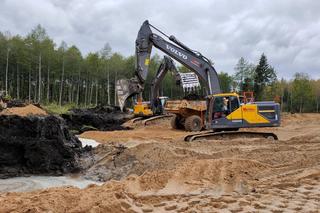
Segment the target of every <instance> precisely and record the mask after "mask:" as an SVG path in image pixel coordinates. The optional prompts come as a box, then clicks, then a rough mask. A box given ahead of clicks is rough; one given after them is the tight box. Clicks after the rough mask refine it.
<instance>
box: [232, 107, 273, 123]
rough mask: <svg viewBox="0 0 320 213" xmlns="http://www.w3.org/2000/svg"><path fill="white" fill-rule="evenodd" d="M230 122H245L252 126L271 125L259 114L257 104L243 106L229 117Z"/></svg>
mask: <svg viewBox="0 0 320 213" xmlns="http://www.w3.org/2000/svg"><path fill="white" fill-rule="evenodd" d="M227 119H228V120H242V119H243V120H245V121H247V122H248V123H250V124H260V123H270V121H269V120H267V119H266V118H264V117H263V116H261V115H260V114H259V113H258V107H257V105H256V104H245V105H241V106H240V107H239V108H238V109H237V110H235V111H234V112H232V113H231V114H229V115H228V116H227Z"/></svg>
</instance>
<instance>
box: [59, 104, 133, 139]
mask: <svg viewBox="0 0 320 213" xmlns="http://www.w3.org/2000/svg"><path fill="white" fill-rule="evenodd" d="M61 116H62V117H63V119H65V121H66V122H67V125H68V127H69V128H70V129H72V130H77V131H79V132H80V133H82V132H84V131H87V130H102V131H112V130H123V129H128V128H127V127H123V126H121V124H123V123H124V122H126V121H128V120H129V119H131V118H132V116H130V115H128V114H127V113H124V112H121V110H120V108H119V107H115V106H97V107H94V108H87V109H72V110H70V111H69V112H68V113H67V114H62V115H61Z"/></svg>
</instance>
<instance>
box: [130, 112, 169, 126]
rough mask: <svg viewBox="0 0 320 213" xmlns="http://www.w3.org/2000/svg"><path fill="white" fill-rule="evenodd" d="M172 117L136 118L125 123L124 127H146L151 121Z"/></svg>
mask: <svg viewBox="0 0 320 213" xmlns="http://www.w3.org/2000/svg"><path fill="white" fill-rule="evenodd" d="M172 116H173V115H157V116H153V117H150V118H144V117H137V118H133V119H131V120H129V121H127V122H126V126H128V127H133V126H148V125H149V124H150V123H151V122H152V121H155V120H160V119H162V118H168V117H172Z"/></svg>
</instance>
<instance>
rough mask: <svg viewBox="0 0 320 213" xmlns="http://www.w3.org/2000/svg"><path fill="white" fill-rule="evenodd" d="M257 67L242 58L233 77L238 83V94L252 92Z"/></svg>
mask: <svg viewBox="0 0 320 213" xmlns="http://www.w3.org/2000/svg"><path fill="white" fill-rule="evenodd" d="M255 67H256V66H255V65H254V64H251V63H249V62H248V61H246V60H245V59H244V58H243V57H241V58H240V59H239V61H238V63H237V64H236V66H235V68H234V69H235V71H236V72H235V74H234V76H233V79H234V81H235V82H236V88H235V89H236V90H238V92H244V91H252V90H253V84H252V82H253V78H254V70H255Z"/></svg>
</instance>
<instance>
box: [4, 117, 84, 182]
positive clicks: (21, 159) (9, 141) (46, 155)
mask: <svg viewBox="0 0 320 213" xmlns="http://www.w3.org/2000/svg"><path fill="white" fill-rule="evenodd" d="M82 150H83V149H82V145H81V142H80V141H79V140H78V139H77V138H76V137H74V136H73V135H70V133H69V131H68V129H66V126H65V124H64V121H63V119H61V118H59V117H56V116H46V117H36V116H29V117H20V116H16V115H1V116H0V178H6V177H11V176H20V175H23V174H50V175H59V174H63V173H68V172H73V171H77V170H78V169H79V162H78V160H79V156H80V154H81V152H82Z"/></svg>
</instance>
